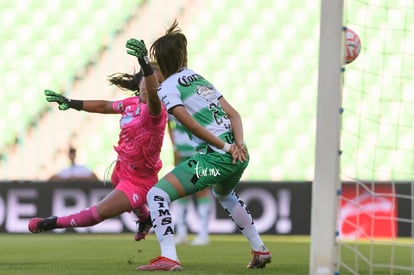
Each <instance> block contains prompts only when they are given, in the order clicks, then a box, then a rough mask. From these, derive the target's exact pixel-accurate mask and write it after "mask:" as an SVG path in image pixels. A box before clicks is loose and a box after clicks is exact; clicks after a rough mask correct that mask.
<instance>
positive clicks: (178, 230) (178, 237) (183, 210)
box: [174, 196, 190, 244]
mask: <svg viewBox="0 0 414 275" xmlns="http://www.w3.org/2000/svg"><path fill="white" fill-rule="evenodd" d="M189 202H190V197H188V196H187V197H184V198H180V199H178V200H176V201H175V205H174V206H175V207H174V211H175V243H177V244H180V243H185V242H186V241H187V234H188V227H187V221H186V217H187V209H188V204H189Z"/></svg>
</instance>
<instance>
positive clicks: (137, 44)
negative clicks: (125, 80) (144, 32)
mask: <svg viewBox="0 0 414 275" xmlns="http://www.w3.org/2000/svg"><path fill="white" fill-rule="evenodd" d="M125 46H126V48H127V53H128V54H130V55H133V56H135V57H137V58H138V63H139V65H141V68H142V72H143V73H144V76H149V75H152V73H153V72H154V71H153V69H152V66H151V64H150V62H149V58H148V50H147V47H146V46H145V43H144V40H141V41H138V40H136V39H135V38H131V39H129V40H128V41H127V43H126V45H125Z"/></svg>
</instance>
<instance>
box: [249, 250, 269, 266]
mask: <svg viewBox="0 0 414 275" xmlns="http://www.w3.org/2000/svg"><path fill="white" fill-rule="evenodd" d="M252 254H253V259H252V260H251V261H250V263H249V264H248V265H247V268H264V267H266V264H268V263H270V262H271V261H272V254H270V251H268V250H267V249H266V248H265V247H264V246H262V251H252Z"/></svg>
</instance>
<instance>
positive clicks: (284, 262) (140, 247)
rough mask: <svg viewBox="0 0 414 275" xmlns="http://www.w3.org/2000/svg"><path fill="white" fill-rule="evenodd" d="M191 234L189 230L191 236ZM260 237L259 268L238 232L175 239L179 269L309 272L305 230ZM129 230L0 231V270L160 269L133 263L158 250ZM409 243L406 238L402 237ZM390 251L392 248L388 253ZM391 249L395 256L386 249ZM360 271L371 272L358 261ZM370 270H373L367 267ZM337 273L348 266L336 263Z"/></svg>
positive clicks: (407, 257)
mask: <svg viewBox="0 0 414 275" xmlns="http://www.w3.org/2000/svg"><path fill="white" fill-rule="evenodd" d="M191 237H193V236H190V238H191ZM262 237H263V240H264V242H265V244H266V245H267V247H268V248H269V249H270V251H271V252H272V255H273V260H272V263H270V264H268V265H267V267H266V268H264V269H257V270H251V269H246V265H247V263H248V262H249V261H250V259H251V254H250V247H249V244H248V242H247V241H246V240H245V239H244V237H242V235H211V236H210V240H211V241H210V244H209V245H207V246H191V245H178V246H177V252H178V256H179V257H180V261H181V264H182V266H183V271H182V272H181V273H180V274H192V275H194V274H225V275H232V274H237V275H239V274H260V275H261V274H273V275H291V274H292V275H296V274H297V275H304V274H309V252H310V237H309V236H281V235H263V236H262ZM133 238H134V237H133V234H132V233H129V234H127V233H126V234H75V233H66V234H51V233H40V234H6V233H2V234H0V275H2V274H12V275H19V274H21V275H27V274H39V275H40V274H42V275H44V274H54V275H56V274H85V275H90V274H97V275H98V274H99V275H101V274H117V275H122V274H137V273H150V274H165V272H144V271H138V270H135V267H136V266H139V265H142V264H146V263H148V261H149V260H150V259H152V258H154V257H156V256H158V255H159V245H158V242H157V240H156V238H155V235H154V234H153V233H152V234H150V235H149V236H148V237H147V239H146V240H144V241H140V242H135V241H134V239H133ZM406 242H407V244H410V243H412V240H411V239H407V240H406ZM411 249H412V248H410V245H408V246H407V247H406V248H402V249H393V248H391V247H390V246H389V245H376V248H375V257H374V258H375V261H376V262H379V263H387V262H389V261H390V259H392V258H393V259H394V261H395V262H396V263H397V264H401V265H403V266H407V267H410V266H411V264H410V263H411V262H412V258H411V257H412V255H413V254H412V250H411ZM358 250H359V252H360V253H363V254H365V255H368V254H370V253H372V250H371V248H370V246H369V245H368V243H366V245H364V244H363V243H360V244H359V247H358ZM391 251H392V253H391ZM341 254H342V255H341V256H342V259H343V261H345V262H351V263H352V262H354V260H355V257H354V254H353V253H349V252H347V251H346V249H343V250H342V252H341ZM391 254H393V255H394V257H393V256H392V255H391ZM358 265H359V268H360V269H359V274H370V269H369V267H368V266H367V265H365V266H364V264H363V263H362V262H360V263H359V264H358ZM371 272H372V270H371ZM340 274H341V275H342V274H350V272H348V271H346V270H344V269H341V273H340ZM371 274H375V275H377V274H394V275H395V274H410V273H406V271H403V272H402V273H401V271H400V272H399V271H394V272H391V271H390V270H389V269H388V268H379V269H375V271H374V272H373V273H371Z"/></svg>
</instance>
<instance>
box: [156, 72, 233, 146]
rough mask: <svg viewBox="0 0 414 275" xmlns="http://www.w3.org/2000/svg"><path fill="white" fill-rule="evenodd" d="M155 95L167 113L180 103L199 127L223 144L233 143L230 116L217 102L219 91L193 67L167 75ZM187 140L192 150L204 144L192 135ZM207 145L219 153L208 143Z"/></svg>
mask: <svg viewBox="0 0 414 275" xmlns="http://www.w3.org/2000/svg"><path fill="white" fill-rule="evenodd" d="M158 96H159V97H160V98H161V100H162V102H163V103H164V105H165V107H166V109H167V111H168V112H171V110H172V109H173V108H174V107H176V106H179V105H181V106H184V107H185V108H186V109H187V111H188V112H189V113H190V115H191V116H192V117H193V118H194V119H195V120H196V121H197V122H198V123H199V124H200V125H201V126H202V127H204V128H205V129H207V130H208V131H209V132H211V133H212V134H213V135H215V136H217V137H219V138H221V139H222V140H223V141H225V142H227V143H232V142H233V140H232V136H233V135H232V130H231V122H230V119H229V117H228V115H227V114H226V112H224V110H223V108H222V106H221V105H220V103H219V99H220V98H221V97H222V94H221V93H220V92H219V91H218V90H217V89H216V88H215V87H214V86H213V85H212V84H211V83H210V82H209V81H208V80H206V79H205V78H204V77H202V76H201V75H199V74H197V73H196V72H194V71H193V70H190V69H188V68H184V69H182V70H181V71H179V72H178V73H175V74H173V75H171V76H170V77H168V78H167V79H166V80H164V81H163V82H162V84H161V85H160V87H159V89H158ZM229 137H230V138H229ZM229 139H230V140H229ZM191 141H192V144H193V146H194V147H195V148H196V149H198V148H200V147H202V146H203V145H206V142H205V141H204V140H202V139H200V138H198V137H196V136H194V135H193V136H192V137H191ZM210 147H211V148H212V149H213V150H215V151H219V152H223V151H222V150H220V149H218V148H216V147H214V146H212V145H210Z"/></svg>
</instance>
